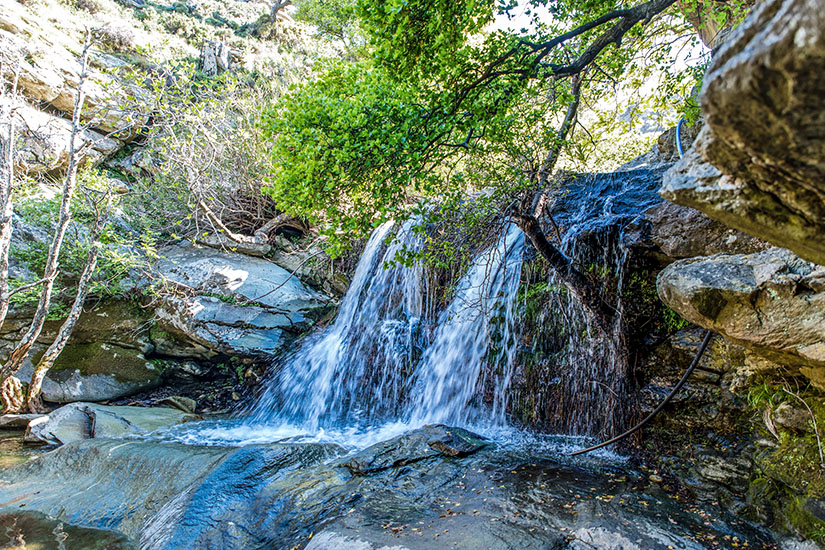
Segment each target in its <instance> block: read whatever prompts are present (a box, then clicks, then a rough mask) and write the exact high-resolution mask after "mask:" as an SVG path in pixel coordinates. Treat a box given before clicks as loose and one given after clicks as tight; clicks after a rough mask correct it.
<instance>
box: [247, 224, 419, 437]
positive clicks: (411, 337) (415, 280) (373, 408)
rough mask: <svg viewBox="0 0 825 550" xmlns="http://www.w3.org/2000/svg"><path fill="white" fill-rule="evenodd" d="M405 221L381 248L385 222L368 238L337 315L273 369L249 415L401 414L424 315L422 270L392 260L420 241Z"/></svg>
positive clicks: (327, 422)
mask: <svg viewBox="0 0 825 550" xmlns="http://www.w3.org/2000/svg"><path fill="white" fill-rule="evenodd" d="M415 223H417V220H409V221H407V222H406V223H405V224H404V225H403V226H402V227H401V228H400V230H399V231H398V234H397V235H396V236H395V238H394V239H393V240H392V242H391V244H390V245H389V246H388V247H387V248H386V250H385V251H384V252H383V254H382V253H381V252H382V249H383V245H384V242H385V241H386V239H387V237H388V235H389V234H390V231H391V229H392V227H393V225H394V224H393V222H387V223H385V224H383V225H381V226H380V227H379V228H378V229H376V230H375V231H374V232H373V234H372V236H371V237H370V239H369V241H368V242H367V245H366V248H365V249H364V253H363V254H362V256H361V260H360V261H359V263H358V266H357V268H356V271H355V274H354V276H353V280H352V284H351V285H350V290H349V292H347V294H346V296H345V297H344V299H343V301H342V303H341V308H340V310H339V312H338V316H337V317H336V319H335V322H334V323H333V324H332V326H330V327H329V328H328V329H326V330H325V331H323V332H322V333H320V334H318V335H316V336H314V337H311V338H310V339H309V340H308V341H307V342H305V343H304V345H303V346H302V347H301V348H300V350H299V351H298V352H297V353H296V354H294V355H293V356H292V357H291V358H290V359H289V360H288V361H287V363H286V365H285V366H284V367H283V368H282V369H281V370H280V371H279V372H278V373H277V374H276V376H275V378H274V379H273V380H272V381H271V383H270V384H271V385H270V387H269V388H268V389H267V391H266V392H265V393H264V394H263V395H262V396H261V398H260V399H259V401H258V402H257V404H256V405H255V407H254V408H253V410H252V414H251V421H252V422H257V423H270V424H271V423H290V424H293V425H296V426H299V427H301V428H302V429H304V430H306V431H308V432H315V431H317V430H318V429H320V428H324V427H330V426H336V425H337V426H340V425H354V424H359V423H366V422H373V421H375V420H376V419H380V418H384V417H387V416H398V415H399V414H400V410H399V406H400V404H401V402H402V401H403V399H402V398H403V395H402V391H403V385H404V378H403V373H405V372H408V371H409V369H410V367H411V364H412V363H413V353H414V349H415V339H416V334H417V333H418V327H419V324H420V322H421V315H422V300H423V285H424V278H423V269H422V268H421V267H420V266H418V267H401V266H396V267H387V264H388V263H390V262H392V261H393V260H394V259H395V257H396V254H397V253H398V252H399V251H401V250H402V249H404V248H406V249H407V250H415V249H416V248H418V247H419V246H420V240H419V238H418V237H417V236H415V235H414V234H413V232H412V227H413V225H415Z"/></svg>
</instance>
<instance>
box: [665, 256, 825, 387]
mask: <svg viewBox="0 0 825 550" xmlns="http://www.w3.org/2000/svg"><path fill="white" fill-rule="evenodd" d="M657 286H658V291H659V296H660V297H661V298H662V300H663V301H664V302H665V304H667V305H668V306H670V307H671V308H673V309H674V310H676V311H677V312H679V314H681V315H682V316H683V317H684V318H685V319H687V320H689V321H691V322H693V323H696V324H698V325H701V326H703V327H706V328H709V329H711V330H713V331H715V332H718V333H719V334H721V335H723V336H725V337H726V338H728V339H729V340H731V341H733V342H735V343H738V344H741V345H742V346H745V347H746V348H749V349H751V350H753V351H754V352H756V353H757V354H759V355H761V356H763V357H765V358H767V359H769V360H771V361H775V362H777V363H779V364H783V365H786V366H790V367H794V368H796V369H798V371H799V372H801V373H802V374H803V375H805V376H807V377H808V378H810V379H811V381H812V383H813V384H814V385H816V386H817V387H819V388H821V389H825V268H823V267H821V266H817V265H814V264H811V263H809V262H806V261H804V260H802V259H800V258H799V257H797V256H795V255H794V254H792V253H791V252H789V251H787V250H783V249H778V248H771V249H768V250H765V251H764V252H760V253H757V254H749V255H725V254H719V255H715V256H709V257H706V258H697V259H689V260H680V261H678V262H675V263H673V264H671V265H670V266H668V267H667V268H665V269H664V270H663V271H662V272H661V273H660V274H659V277H658V281H657Z"/></svg>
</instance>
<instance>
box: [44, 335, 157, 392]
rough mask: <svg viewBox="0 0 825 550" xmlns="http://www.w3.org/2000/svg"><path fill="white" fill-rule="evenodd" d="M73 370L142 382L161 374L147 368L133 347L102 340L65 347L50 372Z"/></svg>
mask: <svg viewBox="0 0 825 550" xmlns="http://www.w3.org/2000/svg"><path fill="white" fill-rule="evenodd" d="M73 370H80V371H81V372H83V373H84V374H86V375H91V374H102V375H106V376H114V377H115V379H116V380H118V381H119V382H141V381H145V380H147V379H153V378H157V377H158V376H159V375H160V374H161V373H160V372H159V371H156V370H154V369H153V368H149V367H147V361H146V359H145V358H144V357H143V356H142V355H141V354H140V353H138V352H137V351H136V350H133V349H128V348H122V347H120V346H114V345H111V344H103V343H93V344H73V345H70V346H67V347H66V349H64V350H63V353H61V354H60V357H58V358H57V361H55V364H54V367H52V371H54V374H55V375H56V378H59V371H73Z"/></svg>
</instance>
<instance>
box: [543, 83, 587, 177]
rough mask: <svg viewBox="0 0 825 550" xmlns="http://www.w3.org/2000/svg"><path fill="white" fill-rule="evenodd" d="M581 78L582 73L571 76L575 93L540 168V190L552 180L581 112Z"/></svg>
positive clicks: (571, 87)
mask: <svg viewBox="0 0 825 550" xmlns="http://www.w3.org/2000/svg"><path fill="white" fill-rule="evenodd" d="M581 79H582V77H581V75H580V74H577V75H573V77H572V78H571V82H570V91H571V92H572V93H573V100H572V101H571V102H570V103H569V104H568V105H567V112H566V113H565V115H564V120H563V121H562V123H561V127H560V128H559V132H558V134H557V136H556V141H555V143H553V147H551V148H550V151H549V152H548V153H547V156H546V157H544V162H542V163H541V168H539V185H538V188H539V191H544V190H545V187H547V182H548V181H549V180H550V176H551V175H553V169H554V168H555V167H556V163H557V162H558V161H559V157H560V156H561V149H562V147H563V146H564V142H565V141H567V134H569V133H570V128H572V127H573V124H574V123H575V122H576V117H577V116H578V113H579V101H580V99H581V81H582V80H581Z"/></svg>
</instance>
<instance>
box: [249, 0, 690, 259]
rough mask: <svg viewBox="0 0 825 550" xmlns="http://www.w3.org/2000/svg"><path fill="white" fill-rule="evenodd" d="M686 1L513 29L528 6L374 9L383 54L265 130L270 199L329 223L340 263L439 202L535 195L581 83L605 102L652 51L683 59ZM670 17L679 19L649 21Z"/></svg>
mask: <svg viewBox="0 0 825 550" xmlns="http://www.w3.org/2000/svg"><path fill="white" fill-rule="evenodd" d="M306 1H310V0H306ZM674 1H675V0H649V1H648V2H646V3H643V4H639V5H638V6H630V7H627V6H625V5H624V4H621V3H619V2H617V1H616V0H555V1H547V0H530V1H529V2H528V3H527V4H526V8H524V5H523V6H522V7H523V8H524V9H525V14H526V16H527V17H528V18H529V19H530V20H531V21H530V22H529V23H528V24H526V25H525V28H523V29H520V32H513V31H512V30H507V29H500V30H490V26H489V24H490V23H491V22H493V20H494V15H495V14H496V13H497V12H498V13H504V14H507V13H508V12H510V11H512V10H514V9H515V8H516V6H515V5H514V4H507V3H501V4H499V5H495V4H494V3H493V2H492V1H490V0H455V1H454V0H451V1H447V0H360V3H359V4H358V10H357V13H358V16H359V17H360V26H361V28H362V29H363V30H364V32H366V34H367V36H368V38H369V55H367V56H365V57H363V58H361V59H358V60H355V61H344V60H328V61H326V62H323V63H319V64H318V66H317V67H316V76H315V78H313V79H312V80H309V81H306V82H304V83H303V84H301V85H299V86H297V87H295V88H294V89H293V90H292V91H291V93H290V94H288V95H287V96H286V97H285V98H283V99H282V100H281V101H279V102H278V103H275V104H273V105H272V106H271V108H270V109H269V110H268V112H267V113H266V115H265V116H264V118H263V120H262V122H261V127H262V128H263V130H264V132H265V134H266V137H267V138H268V139H269V140H271V143H272V150H271V160H272V165H273V166H274V168H273V171H272V174H271V176H270V178H269V180H268V183H267V186H266V192H268V193H269V194H270V195H271V196H272V198H273V199H275V201H276V202H277V204H278V205H279V207H281V208H283V209H285V210H287V211H289V212H290V213H292V214H294V215H297V216H302V217H305V218H307V219H308V221H310V222H311V223H314V224H318V225H319V226H320V227H321V228H322V232H323V233H325V234H326V235H328V236H329V237H330V240H329V247H330V252H332V253H333V254H335V253H338V252H340V251H341V250H342V249H343V247H344V246H346V244H347V242H348V241H349V239H351V238H353V237H361V236H363V235H364V234H365V233H366V232H368V231H369V230H370V229H371V228H372V227H374V226H375V225H376V224H378V223H380V222H381V221H384V220H386V219H389V218H393V217H395V218H398V217H403V216H404V215H408V214H409V213H411V212H415V211H417V210H420V209H421V207H422V205H423V203H424V202H425V201H427V200H433V199H436V200H438V201H440V202H447V203H458V202H460V200H461V197H462V196H463V195H464V194H466V193H468V192H471V191H474V190H479V189H482V188H485V187H492V190H493V194H499V195H506V194H512V193H513V192H514V191H517V190H519V189H523V188H526V187H530V186H534V185H535V184H536V181H537V172H538V168H539V167H540V165H541V163H542V161H543V159H544V158H545V157H546V156H547V155H548V154H549V153H550V151H552V150H554V149H556V148H558V146H559V145H560V144H559V143H558V126H559V124H560V122H561V119H562V118H563V115H564V112H565V110H566V109H567V107H568V104H569V103H570V102H571V99H572V85H571V84H572V83H571V77H572V76H574V75H575V76H576V77H577V78H579V79H580V82H581V94H582V97H584V98H586V99H587V100H588V101H590V102H592V103H595V102H597V101H599V99H600V98H601V97H604V96H605V95H606V94H610V93H615V90H616V89H617V86H618V83H620V82H621V81H622V80H623V79H625V80H627V77H628V75H629V74H630V72H631V71H632V70H634V69H636V70H638V68H639V67H643V68H644V67H645V66H646V65H645V63H644V62H641V63H640V62H639V60H638V54H639V52H640V51H643V50H644V51H651V52H653V53H652V54H651V56H653V57H655V59H653V62H654V63H657V64H658V66H660V67H663V68H667V62H668V60H670V61H671V62H672V59H673V58H674V56H675V53H674V52H672V51H671V50H670V49H668V48H661V47H657V45H658V44H659V43H661V41H662V36H664V35H666V34H668V33H670V34H672V33H673V32H674V29H676V28H678V29H680V32H683V31H684V29H685V24H684V21H682V20H681V19H678V18H676V15H675V13H671V12H668V11H667V9H668V8H669V6H670V5H671V4H673V3H674ZM661 12H664V13H665V14H666V15H665V18H666V20H667V23H666V24H661V25H653V26H651V25H649V23H650V21H651V20H655V16H656V15H657V14H659V13H661ZM645 24H648V26H649V27H650V28H652V29H654V31H655V32H653V33H650V34H648V33H646V30H645V29H646V28H648V27H646V26H645ZM642 83H643V82H642V80H641V79H640V80H639V81H638V83H637V85H638V86H641V85H642ZM584 135H586V133H584ZM591 139H592V136H591Z"/></svg>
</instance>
